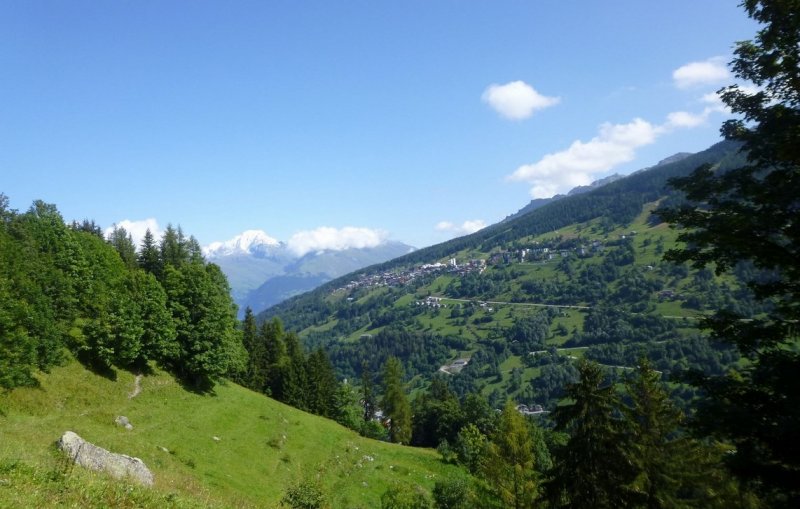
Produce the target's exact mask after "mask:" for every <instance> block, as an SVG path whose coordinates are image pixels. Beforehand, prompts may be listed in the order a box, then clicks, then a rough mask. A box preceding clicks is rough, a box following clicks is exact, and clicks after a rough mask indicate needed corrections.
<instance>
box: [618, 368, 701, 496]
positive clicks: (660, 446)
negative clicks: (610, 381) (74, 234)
mask: <svg viewBox="0 0 800 509" xmlns="http://www.w3.org/2000/svg"><path fill="white" fill-rule="evenodd" d="M625 389H626V393H627V395H628V396H629V397H630V402H631V403H630V406H623V407H622V412H623V414H624V416H625V419H626V421H627V430H628V439H627V441H626V444H627V455H628V458H630V460H631V463H632V464H633V466H634V468H635V469H636V479H634V481H633V483H632V490H631V496H632V498H635V499H636V500H637V502H638V503H637V505H641V506H642V507H646V508H648V509H666V508H672V507H687V506H688V505H689V502H690V501H687V500H681V499H682V498H683V497H682V495H686V494H688V493H690V492H691V491H692V488H693V486H691V484H692V483H694V482H696V481H697V480H698V478H697V476H694V475H693V474H697V473H698V472H696V469H695V467H696V465H697V462H692V461H690V460H691V459H692V457H693V456H694V454H693V452H694V451H693V445H694V442H693V441H692V440H690V439H689V438H688V437H687V436H685V435H683V434H681V433H680V431H681V430H680V428H681V426H682V424H683V415H682V413H681V411H680V410H678V409H677V408H676V407H675V405H674V404H673V403H672V401H671V400H670V399H669V395H668V394H667V392H666V391H665V390H664V388H663V387H662V385H661V383H660V382H659V374H658V373H657V372H656V371H655V370H653V368H652V367H651V365H650V362H649V361H648V360H647V359H646V358H643V359H641V360H640V361H639V366H638V368H637V370H636V376H634V377H632V378H629V379H627V380H626V381H625ZM698 447H699V445H698Z"/></svg>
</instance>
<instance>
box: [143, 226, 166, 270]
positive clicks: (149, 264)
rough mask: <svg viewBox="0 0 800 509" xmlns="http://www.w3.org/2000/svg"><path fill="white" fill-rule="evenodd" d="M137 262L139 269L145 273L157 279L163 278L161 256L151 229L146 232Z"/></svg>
mask: <svg viewBox="0 0 800 509" xmlns="http://www.w3.org/2000/svg"><path fill="white" fill-rule="evenodd" d="M137 260H138V262H139V267H141V268H142V269H144V271H145V272H149V273H150V274H153V275H154V276H156V278H160V277H161V269H162V265H161V254H160V252H159V248H158V245H156V241H155V238H154V237H153V233H152V232H151V231H150V228H148V229H147V230H146V231H145V232H144V238H143V239H142V245H141V246H140V248H139V256H138V258H137Z"/></svg>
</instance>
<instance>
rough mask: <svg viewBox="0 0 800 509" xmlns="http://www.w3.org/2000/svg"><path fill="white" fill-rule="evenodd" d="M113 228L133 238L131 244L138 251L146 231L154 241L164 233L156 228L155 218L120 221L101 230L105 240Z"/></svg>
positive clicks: (158, 227)
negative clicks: (121, 229) (122, 229)
mask: <svg viewBox="0 0 800 509" xmlns="http://www.w3.org/2000/svg"><path fill="white" fill-rule="evenodd" d="M115 226H116V227H117V228H119V227H122V228H125V231H127V232H128V233H130V234H131V237H133V243H134V244H135V245H136V249H139V246H141V244H142V239H144V234H145V232H146V231H147V230H148V229H149V230H150V233H152V234H153V237H154V238H155V239H156V240H158V239H160V238H161V236H162V235H163V234H164V232H163V231H162V230H161V227H160V226H158V221H156V220H155V218H152V217H150V218H147V219H142V220H139V221H131V220H130V219H123V220H122V221H119V222H118V223H116V224H114V225H112V226H109V227H108V228H106V229H105V230H103V234H104V235H105V236H106V238H108V236H109V235H111V232H112V231H114V227H115Z"/></svg>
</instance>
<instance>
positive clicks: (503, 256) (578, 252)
mask: <svg viewBox="0 0 800 509" xmlns="http://www.w3.org/2000/svg"><path fill="white" fill-rule="evenodd" d="M604 247H605V246H604V245H603V243H602V242H600V241H599V240H594V241H592V242H589V243H586V244H580V245H577V246H570V247H560V246H552V245H551V246H540V245H536V246H535V247H529V248H524V249H516V250H513V251H500V252H498V253H492V255H491V256H490V257H489V264H490V265H501V264H509V263H514V262H517V263H524V262H546V261H548V260H553V259H555V258H559V257H560V258H567V257H570V256H579V257H581V258H588V257H590V256H593V255H594V254H596V253H599V252H601V251H603V249H604Z"/></svg>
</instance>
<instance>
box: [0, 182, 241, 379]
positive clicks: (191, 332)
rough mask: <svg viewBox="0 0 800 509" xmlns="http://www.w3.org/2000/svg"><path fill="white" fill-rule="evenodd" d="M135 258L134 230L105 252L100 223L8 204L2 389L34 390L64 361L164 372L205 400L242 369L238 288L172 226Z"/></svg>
mask: <svg viewBox="0 0 800 509" xmlns="http://www.w3.org/2000/svg"><path fill="white" fill-rule="evenodd" d="M136 247H137V246H134V244H133V242H132V240H131V238H130V236H129V235H128V234H127V232H125V230H124V229H121V228H120V229H117V230H116V231H114V232H113V234H112V235H111V237H110V239H109V240H108V241H106V240H104V239H103V235H102V232H101V230H100V228H99V227H98V226H97V225H95V224H94V223H93V222H91V221H84V222H83V223H73V224H71V225H69V226H68V225H66V224H65V223H64V220H63V218H62V217H61V215H60V214H59V212H58V210H57V209H56V207H55V206H54V205H51V204H47V203H43V202H41V201H37V202H35V203H34V204H33V205H32V206H31V207H30V209H29V210H28V211H26V212H24V213H19V212H17V211H15V210H10V209H9V208H8V198H7V197H6V196H4V195H0V387H4V388H7V389H8V388H13V387H17V386H23V385H30V384H34V383H35V378H34V377H33V373H34V371H35V370H37V369H40V370H44V371H47V370H48V369H50V368H51V367H52V366H54V365H58V364H59V363H60V362H62V360H63V359H64V353H65V351H66V350H70V351H71V352H72V353H73V354H74V355H75V356H77V357H78V358H79V359H81V360H82V362H84V364H85V365H86V366H87V367H90V368H91V369H94V370H96V371H98V372H109V373H110V372H113V369H114V367H121V368H131V369H139V370H142V369H146V367H147V363H148V361H155V362H157V363H159V364H160V365H162V366H164V367H166V368H168V369H170V370H171V371H172V372H173V373H174V374H176V375H177V376H178V377H180V378H181V379H182V380H183V381H184V382H185V383H186V384H188V385H190V386H192V387H194V388H196V389H207V388H209V387H211V386H213V384H214V383H215V381H216V380H217V379H219V378H220V377H223V376H227V377H235V376H236V375H237V373H239V372H240V371H242V370H243V369H244V365H245V363H246V355H247V354H246V351H245V350H244V348H243V347H242V344H241V334H240V332H239V331H238V329H237V321H236V310H235V306H234V305H233V303H232V301H231V298H230V295H229V294H230V289H229V288H228V283H227V281H226V279H225V276H224V275H223V274H222V272H221V271H220V270H219V268H218V267H217V266H216V265H213V264H206V263H205V261H204V260H203V257H202V254H201V253H200V246H199V245H198V243H197V241H196V240H195V239H194V238H193V237H186V236H185V235H184V234H183V232H182V230H181V229H180V227H179V228H177V229H175V228H172V227H171V226H170V227H168V228H167V231H166V232H165V234H164V237H163V238H162V239H161V241H160V243H158V244H156V242H155V240H154V239H153V236H152V235H149V234H148V236H147V237H146V238H145V241H144V243H143V245H142V246H140V248H139V250H138V253H137V249H136Z"/></svg>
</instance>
